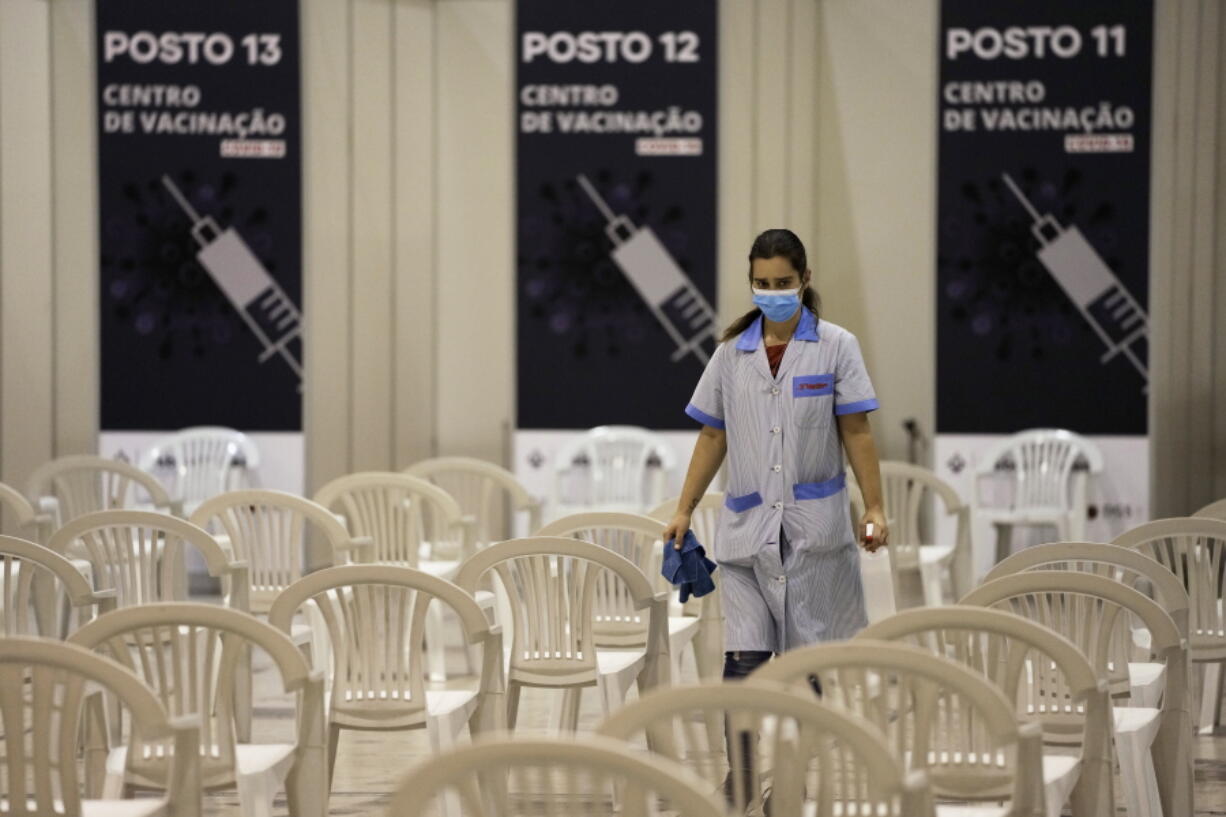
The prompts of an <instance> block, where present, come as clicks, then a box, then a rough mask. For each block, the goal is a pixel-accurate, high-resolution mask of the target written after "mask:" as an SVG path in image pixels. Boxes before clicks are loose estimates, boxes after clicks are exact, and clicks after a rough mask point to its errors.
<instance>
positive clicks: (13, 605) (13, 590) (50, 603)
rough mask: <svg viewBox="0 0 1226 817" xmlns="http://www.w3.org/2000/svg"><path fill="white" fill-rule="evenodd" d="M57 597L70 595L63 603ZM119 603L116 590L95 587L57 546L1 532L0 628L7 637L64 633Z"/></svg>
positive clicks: (58, 636)
mask: <svg viewBox="0 0 1226 817" xmlns="http://www.w3.org/2000/svg"><path fill="white" fill-rule="evenodd" d="M57 598H63V599H64V600H65V602H66V603H65V605H63V607H59V606H58V605H56V604H55V603H54V601H55V599H57ZM114 604H115V591H113V590H94V588H93V587H91V586H90V584H89V580H88V579H86V578H85V576H83V575H81V571H79V570H77V568H76V567H75V566H74V565H73V563H72V562H70V561H68V560H67V559H65V558H64V557H63V556H61V555H59V554H58V553H56V552H55V551H53V550H51V549H49V548H46V547H43V546H42V545H39V544H35V543H34V542H27V541H26V540H25V539H18V538H16V537H14V536H0V628H2V629H3V633H4V635H5V636H6V637H11V636H15V635H30V636H43V637H44V638H56V639H58V638H63V637H64V636H66V635H67V634H68V632H69V631H70V630H71V629H73V628H74V626H77V625H80V624H83V623H85V622H86V621H89V620H90V619H92V618H94V617H95V616H97V615H100V614H101V613H104V612H106V611H108V610H110V609H111V608H112V607H114ZM31 614H33V615H31ZM74 616H75V619H76V620H75V621H74V620H73V617H74Z"/></svg>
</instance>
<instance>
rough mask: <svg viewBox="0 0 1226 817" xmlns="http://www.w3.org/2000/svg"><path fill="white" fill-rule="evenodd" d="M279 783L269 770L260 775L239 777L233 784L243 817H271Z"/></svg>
mask: <svg viewBox="0 0 1226 817" xmlns="http://www.w3.org/2000/svg"><path fill="white" fill-rule="evenodd" d="M279 783H280V781H278V780H277V777H276V775H275V774H273V772H272V770H271V769H270V770H268V771H265V772H262V773H261V774H252V775H239V777H238V779H237V780H236V781H235V784H236V788H237V789H238V804H239V807H240V808H241V809H242V812H243V817H272V804H273V801H274V800H275V799H276V797H277V788H278V787H279V786H278V784H279Z"/></svg>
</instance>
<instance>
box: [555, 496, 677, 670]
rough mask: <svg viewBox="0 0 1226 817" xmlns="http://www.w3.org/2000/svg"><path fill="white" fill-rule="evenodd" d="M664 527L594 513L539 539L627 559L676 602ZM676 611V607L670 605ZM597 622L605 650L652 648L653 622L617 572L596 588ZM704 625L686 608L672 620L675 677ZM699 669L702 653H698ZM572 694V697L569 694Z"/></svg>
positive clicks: (645, 519) (566, 520)
mask: <svg viewBox="0 0 1226 817" xmlns="http://www.w3.org/2000/svg"><path fill="white" fill-rule="evenodd" d="M661 533H662V530H661V526H660V523H659V522H657V521H656V520H655V519H652V518H651V517H649V516H640V515H639V514H632V513H616V512H605V511H592V512H588V513H576V514H571V515H570V516H566V517H563V518H562V519H558V520H555V521H553V522H550V523H549V524H548V525H546V526H545V527H543V528H541V529H540V530H539V531H537V532H536V535H537V536H566V537H569V538H573V539H578V540H579V541H581V542H591V543H592V544H594V545H600V546H601V547H605V548H608V549H609V550H611V551H613V552H614V553H617V554H619V555H621V556H624V557H626V558H627V559H629V560H630V561H631V562H633V563H634V564H635V565H636V566H637V567H638V569H639V570H641V571H642V572H643V575H644V576H646V577H647V578H648V579H649V580H650V581H651V582H652V584H654V585H655V588H656V592H659V593H665V594H668V595H669V597H670V599H671V597H672V592H673V588H672V586H671V585H670V584H669V583H668V582H667V581H665V580H664V577H663V576H662V575H661V574H660V568H661V560H662V558H663V551H662V548H663V546H664V543H663V540H661V538H660V534H661ZM670 606H671V604H670ZM595 612H596V623H595V625H594V629H593V631H592V632H593V636H594V637H595V639H596V647H597V649H599V648H601V647H612V648H620V647H643V646H645V645H646V644H647V617H646V616H644V615H641V614H639V613H638V612H637V610H636V608H635V604H634V600H633V598H632V597H631V595H630V593H629V592H628V590H627V589H626V587H625V585H623V584H622V583H621V581H619V580H618V578H617V577H616V576H614V575H613V574H611V573H606V574H605V575H604V576H603V577H602V579H601V580H599V581H598V582H597V583H596V604H595ZM700 625H701V621H700V620H699V619H698V618H696V617H695V616H683V615H681V609H680V604H678V605H677V609H675V610H673V611H672V612H671V614H670V615H669V617H668V652H669V655H671V656H672V659H673V665H672V675H673V677H674V678H680V677H681V656H682V653H683V652H684V651H685V649H686V647H690V648H691V649H693V646H692V645H693V642H694V638H695V636H697V635H698V631H699V628H700ZM695 666H697V654H695ZM568 694H572V693H568Z"/></svg>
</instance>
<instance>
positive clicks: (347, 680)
mask: <svg viewBox="0 0 1226 817" xmlns="http://www.w3.org/2000/svg"><path fill="white" fill-rule="evenodd" d="M308 603H310V604H314V605H316V607H317V608H318V609H319V611H320V613H319V615H320V616H321V618H322V619H323V621H324V622H325V624H326V629H327V637H328V639H329V640H330V642H331V647H332V649H331V654H332V666H330V667H329V668H328V673H329V674H330V675H331V676H332V684H331V693H330V695H329V706H328V779H329V781H331V779H332V770H333V768H334V767H335V765H336V750H337V745H338V743H339V741H340V732H341V730H342V729H358V730H374V731H388V730H403V729H420V728H425V729H426V730H427V732H428V733H429V736H430V748H431V749H432V750H433V751H435V752H439V751H442V750H444V749H448V748H450V747H452V746H454V745H455V744H456V743H457V742H458V741H459V739H460V734H461V733H462V732H463V731H464V728H465V727H466V726H467V727H468V729H469V732H470V733H471V734H473V735H477V734H480V733H482V732H493V731H498V730H501V729H502V728H503V727H504V725H505V724H504V721H503V718H504V716H505V712H506V709H505V707H506V702H505V701H504V700H503V693H504V686H505V684H504V679H503V667H502V664H503V648H502V632H501V630H500V629H499V628H498V627H496V626H491V625H490V623H489V622H488V621H487V620H486V618H485V614H484V613H483V612H482V610H481V608H479V607H478V606H477V603H476V602H475V601H474V600H473V598H472V597H471V596H469V595H468V594H467V593H465V592H464V591H463V590H461V589H460V588H459V587H456V586H455V585H454V584H452V583H451V582H448V581H444V580H443V579H439V578H437V577H435V576H431V575H429V574H426V573H422V572H421V571H420V570H413V569H412V568H408V567H391V566H388V565H350V566H347V567H331V568H327V569H324V570H320V571H318V572H315V573H312V574H311V575H310V576H307V577H306V578H304V579H299V580H298V581H296V582H294V584H292V585H290V586H289V587H288V588H286V589H285V591H283V592H282V593H281V595H280V596H278V597H277V600H276V602H275V603H274V604H273V605H272V612H271V613H270V614H269V621H270V622H271V623H272V625H273V626H274V627H277V628H278V629H280V630H281V631H282V632H286V633H288V632H290V629H291V627H292V625H293V619H294V615H295V614H296V613H297V612H298V611H299V610H300V609H301V608H302V607H303V606H304V605H306V604H308ZM430 604H445V605H447V606H448V607H450V608H451V609H452V610H453V611H454V612H455V613H456V615H457V616H458V617H459V619H460V621H461V622H462V624H463V625H464V631H465V633H466V635H467V638H468V641H469V643H471V644H474V645H476V646H478V647H479V648H480V649H481V656H482V662H481V677H480V680H479V682H478V684H477V686H476V688H475V689H448V690H427V689H426V688H425V683H424V680H423V679H424V677H425V672H424V668H423V655H422V649H421V643H422V637H421V636H422V628H423V626H424V624H425V617H426V608H427V606H429V605H430Z"/></svg>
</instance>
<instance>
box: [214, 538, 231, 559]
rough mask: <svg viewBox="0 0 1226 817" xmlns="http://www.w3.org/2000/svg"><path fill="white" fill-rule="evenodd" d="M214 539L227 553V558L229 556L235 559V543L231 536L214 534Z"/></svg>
mask: <svg viewBox="0 0 1226 817" xmlns="http://www.w3.org/2000/svg"><path fill="white" fill-rule="evenodd" d="M213 538H214V539H215V540H216V541H217V544H219V545H221V549H222V550H224V551H225V552H226V556H229V557H230V558H231V559H233V558H234V542H233V541H231V539H230V536H229V534H225V533H214V534H213Z"/></svg>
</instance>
